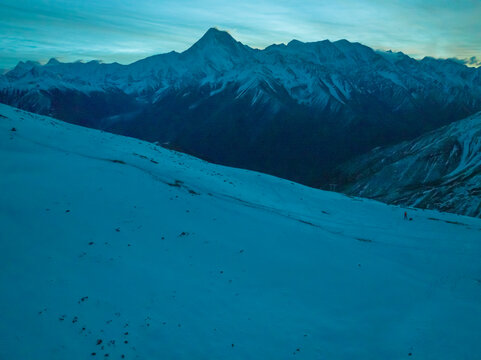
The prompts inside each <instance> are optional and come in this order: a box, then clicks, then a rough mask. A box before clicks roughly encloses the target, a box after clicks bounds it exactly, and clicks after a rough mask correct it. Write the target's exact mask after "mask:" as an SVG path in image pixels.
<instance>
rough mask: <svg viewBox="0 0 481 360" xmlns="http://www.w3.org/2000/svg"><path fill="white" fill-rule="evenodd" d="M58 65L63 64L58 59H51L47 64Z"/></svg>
mask: <svg viewBox="0 0 481 360" xmlns="http://www.w3.org/2000/svg"><path fill="white" fill-rule="evenodd" d="M58 64H61V62H60V61H58V59H56V58H54V57H53V58H51V59H50V60H49V61H48V62H47V65H58Z"/></svg>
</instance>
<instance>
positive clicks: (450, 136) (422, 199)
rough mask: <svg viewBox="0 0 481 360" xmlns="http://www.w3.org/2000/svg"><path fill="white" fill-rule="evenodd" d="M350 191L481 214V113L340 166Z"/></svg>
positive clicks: (349, 192) (419, 204) (343, 178)
mask: <svg viewBox="0 0 481 360" xmlns="http://www.w3.org/2000/svg"><path fill="white" fill-rule="evenodd" d="M337 176H338V179H337V182H339V183H341V184H346V185H344V187H343V188H342V189H341V190H343V191H345V192H346V193H348V194H351V195H356V196H363V197H369V198H374V199H378V200H381V201H385V202H388V203H394V204H403V205H405V206H416V207H421V208H428V209H429V208H433V209H439V210H442V211H448V212H454V213H458V214H465V215H470V216H477V217H481V113H477V114H475V115H473V116H471V117H469V118H467V119H465V120H461V121H458V122H455V123H453V124H451V125H448V126H446V127H443V128H441V129H438V130H436V131H433V132H430V133H427V134H425V135H423V136H421V137H420V138H417V139H415V140H412V141H407V142H403V143H401V144H398V145H395V146H391V147H387V148H377V149H375V150H373V151H371V152H369V153H368V154H366V155H363V156H361V157H360V158H356V159H354V160H352V161H350V162H348V163H346V164H343V165H341V166H340V168H339V173H338V174H337Z"/></svg>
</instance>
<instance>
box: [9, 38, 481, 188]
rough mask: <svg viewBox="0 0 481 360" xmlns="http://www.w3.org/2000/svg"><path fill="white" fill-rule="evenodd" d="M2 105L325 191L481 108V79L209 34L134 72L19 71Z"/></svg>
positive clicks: (448, 65)
mask: <svg viewBox="0 0 481 360" xmlns="http://www.w3.org/2000/svg"><path fill="white" fill-rule="evenodd" d="M0 101H1V102H3V103H7V104H10V105H14V106H17V107H20V108H23V109H27V110H30V111H33V112H36V113H40V114H48V115H52V116H54V117H56V118H59V119H62V120H66V121H68V122H72V123H76V124H82V125H87V126H90V127H94V128H99V129H104V130H109V131H112V132H116V133H120V134H124V135H129V136H134V137H137V138H141V139H146V140H149V141H159V142H162V143H169V144H170V145H171V146H172V147H174V148H177V149H181V150H183V151H185V152H188V153H192V154H195V155H197V156H200V157H202V158H205V159H210V160H212V161H215V162H218V163H222V164H228V165H233V166H237V167H244V168H249V169H255V170H261V171H264V172H268V173H271V174H275V175H279V176H282V177H285V178H290V179H295V180H298V181H301V182H303V183H306V184H310V185H317V184H319V183H322V181H323V179H324V177H325V175H326V173H328V172H329V171H330V170H331V169H332V168H333V167H335V166H336V165H337V164H338V163H339V162H340V161H344V160H348V159H350V158H352V157H353V156H355V155H359V154H361V153H363V152H366V151H368V150H371V149H372V148H374V147H376V146H380V145H387V144H393V143H396V142H399V141H402V140H406V139H412V138H414V137H416V136H419V135H421V134H423V133H424V132H426V131H429V130H433V129H435V128H438V127H440V126H442V125H445V124H448V123H450V122H452V121H455V120H459V119H462V118H464V117H466V116H469V115H471V114H472V113H474V112H476V111H479V110H481V69H474V68H469V67H466V66H464V65H460V64H458V63H456V62H454V61H450V60H436V59H432V58H424V59H423V60H420V61H418V60H414V59H412V58H410V57H409V56H407V55H405V54H402V53H392V52H382V51H374V50H372V49H371V48H369V47H366V46H364V45H361V44H358V43H350V42H348V41H346V40H340V41H335V42H330V41H327V40H326V41H320V42H314V43H302V42H300V41H297V40H293V41H291V42H289V43H288V44H287V45H284V44H281V45H272V46H269V47H267V48H266V49H263V50H258V49H253V48H250V47H249V46H246V45H243V44H241V43H240V42H237V41H236V40H235V39H233V38H232V37H231V36H230V35H229V34H228V33H227V32H223V31H219V30H216V29H210V30H209V31H207V33H206V34H205V35H204V36H203V37H202V38H201V39H200V40H199V41H198V42H196V43H195V44H194V45H193V46H192V47H191V48H189V49H188V50H186V51H184V52H182V53H176V52H171V53H167V54H162V55H156V56H152V57H149V58H146V59H143V60H140V61H137V62H135V63H133V64H130V65H120V64H115V63H114V64H102V63H99V62H89V63H80V62H78V63H60V62H59V61H57V60H55V59H52V60H50V61H49V62H48V63H47V64H45V65H40V64H38V63H33V62H26V63H23V62H21V63H19V64H18V66H17V67H16V68H15V69H13V70H11V71H10V72H8V73H6V74H5V75H3V76H0Z"/></svg>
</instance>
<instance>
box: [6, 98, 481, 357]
mask: <svg viewBox="0 0 481 360" xmlns="http://www.w3.org/2000/svg"><path fill="white" fill-rule="evenodd" d="M453 131H454V130H453ZM463 139H464V138H463ZM463 153H464V152H463ZM463 158H465V162H469V161H470V159H469V154H468V155H467V156H466V157H463ZM454 168H455V167H453V170H454ZM0 174H2V176H0V188H1V189H2V191H0V293H1V294H2V296H0V308H1V309H2V316H1V321H0V339H1V340H0V358H1V359H38V360H43V359H48V360H65V359H72V360H74V359H98V358H102V359H127V360H129V359H139V360H143V359H291V358H292V359H337V360H341V359H349V360H350V359H354V358H355V359H370V360H371V359H416V358H417V359H436V360H443V359H446V360H452V359H467V360H471V359H472V360H477V359H479V358H480V357H481V343H480V342H479V334H480V332H481V307H480V306H479V304H480V303H481V265H480V262H479V257H480V255H481V242H480V234H481V220H480V219H475V218H470V217H464V216H458V215H453V214H444V213H439V212H437V211H429V210H426V211H423V210H415V209H407V212H408V214H409V217H410V218H412V220H411V221H407V220H403V213H404V211H406V209H402V208H399V207H397V206H388V205H385V204H382V203H379V202H376V201H373V200H363V199H359V198H350V197H347V196H344V195H341V194H336V193H330V192H325V191H321V190H316V189H313V188H309V187H306V186H302V185H299V184H295V183H292V182H290V181H287V180H282V179H279V178H275V177H272V176H269V175H264V174H261V173H256V172H252V171H247V170H240V169H234V168H228V167H223V166H219V165H214V164H210V163H207V162H205V161H202V160H199V159H196V158H193V157H191V156H188V155H185V154H181V153H177V152H174V151H171V150H167V149H164V148H162V147H158V146H155V145H153V144H151V143H148V142H144V141H140V140H137V139H134V138H128V137H122V136H118V135H112V134H109V133H106V132H101V131H98V130H92V129H87V128H82V127H79V126H75V125H71V124H67V123H65V122H62V121H58V120H54V119H52V118H48V117H44V116H39V115H36V114H31V113H27V112H24V111H21V110H18V109H15V108H12V107H9V106H6V105H0Z"/></svg>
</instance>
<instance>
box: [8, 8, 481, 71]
mask: <svg viewBox="0 0 481 360" xmlns="http://www.w3.org/2000/svg"><path fill="white" fill-rule="evenodd" d="M210 27H218V28H219V29H223V30H227V31H229V32H230V33H231V34H232V36H234V37H235V38H236V39H237V40H239V41H241V42H243V43H245V44H247V45H250V46H252V47H257V48H264V47H265V46H268V45H270V44H273V43H287V42H289V41H290V40H292V39H298V40H301V41H318V40H324V39H329V40H338V39H347V40H349V41H358V42H361V43H363V44H365V45H368V46H370V47H372V48H375V49H385V50H387V49H392V50H395V51H403V52H404V53H406V54H408V55H410V56H413V57H416V58H421V57H424V56H433V57H440V58H458V59H460V60H461V61H463V62H466V63H469V64H470V65H479V60H480V59H481V0H458V1H446V0H391V1H390V0H338V1H323V0H304V1H286V0H276V1H274V0H243V1H236V2H233V1H214V0H204V1H192V0H176V1H173V0H135V1H134V0H126V1H114V0H102V1H100V0H95V1H94V0H83V1H76V0H63V1H60V0H2V1H1V2H0V68H3V69H5V68H11V67H13V66H14V65H15V64H16V63H17V62H18V61H20V60H36V61H41V62H44V61H47V60H48V59H49V58H51V57H56V58H58V59H59V60H61V61H76V60H84V61H87V60H92V59H99V60H102V61H104V62H113V61H117V62H120V63H124V64H126V63H130V62H133V61H135V60H138V59H141V58H144V57H146V56H149V55H153V54H159V53H164V52H169V51H171V50H176V51H183V50H185V49H187V48H188V47H189V46H190V45H192V44H193V43H194V42H195V41H196V40H198V39H199V38H200V37H201V36H202V35H203V34H204V33H205V32H206V31H207V29H208V28H210Z"/></svg>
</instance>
